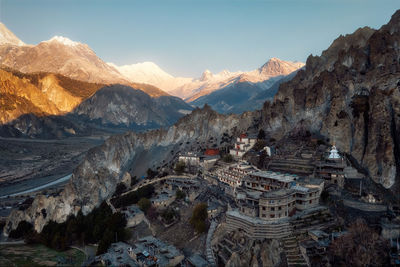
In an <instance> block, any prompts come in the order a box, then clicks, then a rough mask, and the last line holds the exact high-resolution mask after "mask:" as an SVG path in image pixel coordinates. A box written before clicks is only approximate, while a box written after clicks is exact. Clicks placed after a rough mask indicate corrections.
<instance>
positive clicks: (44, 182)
mask: <svg viewBox="0 0 400 267" xmlns="http://www.w3.org/2000/svg"><path fill="white" fill-rule="evenodd" d="M105 138H107V136H93V137H73V138H66V139H62V140H40V139H19V138H2V137H0V217H3V216H7V215H8V214H9V212H10V210H11V207H13V206H14V205H16V204H17V203H18V202H23V201H24V200H25V199H26V198H27V197H28V196H31V195H32V196H33V195H34V191H40V190H42V191H45V190H46V189H49V188H50V187H52V188H57V187H59V186H62V185H64V184H65V183H66V182H67V180H66V179H62V178H63V177H66V176H67V175H70V174H71V173H72V172H73V170H74V169H75V168H76V166H77V165H78V164H79V163H80V162H81V160H82V158H83V157H84V155H85V154H86V152H87V151H88V150H89V149H91V148H92V147H95V146H98V145H100V144H102V143H103V141H104V139H105ZM21 193H23V195H22V196H16V197H7V196H8V195H15V194H21Z"/></svg>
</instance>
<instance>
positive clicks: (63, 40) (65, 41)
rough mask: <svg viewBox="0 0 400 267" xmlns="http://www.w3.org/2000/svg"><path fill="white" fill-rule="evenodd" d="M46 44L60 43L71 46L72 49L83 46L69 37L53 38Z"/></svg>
mask: <svg viewBox="0 0 400 267" xmlns="http://www.w3.org/2000/svg"><path fill="white" fill-rule="evenodd" d="M45 42H46V43H55V42H57V43H60V44H63V45H66V46H71V47H73V46H77V45H80V44H81V43H79V42H75V41H72V40H71V39H69V38H67V37H64V36H58V35H56V36H54V37H53V38H51V39H50V40H47V41H45Z"/></svg>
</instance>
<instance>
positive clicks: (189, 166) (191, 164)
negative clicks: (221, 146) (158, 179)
mask: <svg viewBox="0 0 400 267" xmlns="http://www.w3.org/2000/svg"><path fill="white" fill-rule="evenodd" d="M218 159H220V155H219V150H218V149H207V150H206V151H205V152H204V154H201V153H198V152H192V151H189V152H183V153H180V155H179V158H178V160H179V162H183V163H185V168H186V171H188V172H191V173H195V172H197V171H198V170H199V169H200V168H202V169H203V170H209V169H210V168H211V167H212V166H214V164H215V163H216V162H217V160H218Z"/></svg>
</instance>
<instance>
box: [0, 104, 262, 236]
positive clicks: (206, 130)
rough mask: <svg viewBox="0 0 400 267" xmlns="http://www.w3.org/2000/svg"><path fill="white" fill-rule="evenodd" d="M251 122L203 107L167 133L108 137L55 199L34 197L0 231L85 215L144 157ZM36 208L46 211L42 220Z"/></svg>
mask: <svg viewBox="0 0 400 267" xmlns="http://www.w3.org/2000/svg"><path fill="white" fill-rule="evenodd" d="M254 117H255V116H254V114H253V113H244V114H243V115H241V116H238V115H231V116H224V115H220V114H218V113H216V112H215V111H212V110H211V109H210V108H209V107H208V106H206V107H204V108H203V109H197V110H194V111H193V112H192V113H191V114H189V115H187V116H185V117H183V118H182V119H180V120H179V121H178V122H177V123H176V124H175V125H173V126H171V127H170V128H169V129H167V130H163V129H162V130H154V131H150V132H146V133H142V134H137V133H133V132H128V133H126V134H123V135H118V136H113V137H111V138H109V139H108V140H107V141H106V142H105V143H104V144H103V145H102V146H100V147H96V148H94V149H92V150H90V151H89V152H88V154H87V156H86V158H85V160H84V161H83V162H82V163H81V164H80V165H79V166H78V167H77V169H76V170H75V171H74V173H73V175H72V178H71V180H70V182H69V184H67V185H66V187H65V189H64V190H63V191H62V193H61V194H60V195H59V196H57V197H46V196H38V197H37V198H35V200H34V202H33V204H32V206H31V207H30V208H28V209H27V210H25V211H19V210H14V211H13V212H12V214H11V215H10V217H9V218H8V220H7V225H6V227H5V230H4V231H5V233H8V232H9V231H10V230H11V229H13V228H15V227H16V226H17V225H18V223H19V222H20V221H21V220H26V221H28V222H31V223H32V224H34V227H35V229H36V230H37V231H41V230H42V228H43V226H44V225H45V223H47V222H48V221H49V220H54V221H57V222H63V221H65V220H66V218H67V216H68V215H69V214H76V213H77V212H78V211H79V210H80V209H81V210H82V211H83V213H84V214H87V213H88V212H90V211H91V210H92V209H93V208H94V207H96V206H98V205H99V204H100V203H101V202H102V201H103V200H105V199H106V198H108V197H110V196H111V195H112V194H113V193H114V190H115V188H116V185H117V184H118V182H120V180H121V179H122V177H123V175H124V173H125V172H126V171H127V170H128V169H131V168H133V169H135V168H139V167H140V168H142V169H147V168H149V167H151V164H153V163H154V162H153V161H146V162H141V163H142V164H138V162H140V160H141V159H142V158H143V157H149V154H151V155H150V158H153V157H156V158H157V157H158V156H159V154H163V153H164V154H169V153H170V152H171V149H172V147H176V146H178V145H181V146H189V145H190V144H193V143H196V142H202V141H203V142H204V141H207V140H208V139H209V138H210V137H213V138H216V139H217V140H220V139H221V137H222V135H223V133H227V134H229V135H232V134H238V133H240V132H242V131H245V130H247V129H248V128H249V127H250V126H251V125H253V124H254ZM181 149H184V147H181ZM139 165H140V166H139ZM42 209H45V210H46V213H47V216H46V218H44V217H43V215H42V212H41V210H42Z"/></svg>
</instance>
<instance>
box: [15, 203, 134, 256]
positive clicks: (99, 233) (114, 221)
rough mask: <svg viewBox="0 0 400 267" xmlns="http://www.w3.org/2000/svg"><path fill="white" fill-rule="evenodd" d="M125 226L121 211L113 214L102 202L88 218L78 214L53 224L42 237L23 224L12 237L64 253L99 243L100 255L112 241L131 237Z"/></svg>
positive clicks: (50, 224) (46, 227)
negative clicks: (21, 238)
mask: <svg viewBox="0 0 400 267" xmlns="http://www.w3.org/2000/svg"><path fill="white" fill-rule="evenodd" d="M125 225H126V219H125V216H124V215H123V214H122V213H119V212H117V213H114V214H113V213H112V211H111V209H110V207H109V206H108V205H107V204H106V203H105V202H103V203H102V204H101V205H100V207H98V208H96V209H94V210H93V211H92V212H91V213H89V214H88V215H86V216H84V215H83V214H82V212H81V211H79V213H78V215H77V216H70V217H68V219H67V221H66V222H64V223H56V222H54V221H50V222H49V223H48V224H46V225H45V226H44V228H43V230H42V232H41V233H40V234H39V233H37V232H36V231H34V230H33V227H32V225H31V224H30V223H27V222H25V221H22V222H20V223H19V224H18V227H17V229H15V230H14V231H11V233H10V236H11V235H12V236H15V237H24V238H25V241H26V242H27V243H28V244H29V243H41V244H44V245H46V246H47V247H50V248H53V249H56V250H58V251H64V250H66V249H67V248H68V247H69V246H71V245H74V244H77V245H82V244H83V243H85V244H88V243H98V244H99V247H98V249H97V254H101V253H104V252H105V251H107V249H108V247H109V246H110V245H111V243H112V242H116V241H124V240H126V239H128V238H129V235H128V232H127V231H126V230H125Z"/></svg>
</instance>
